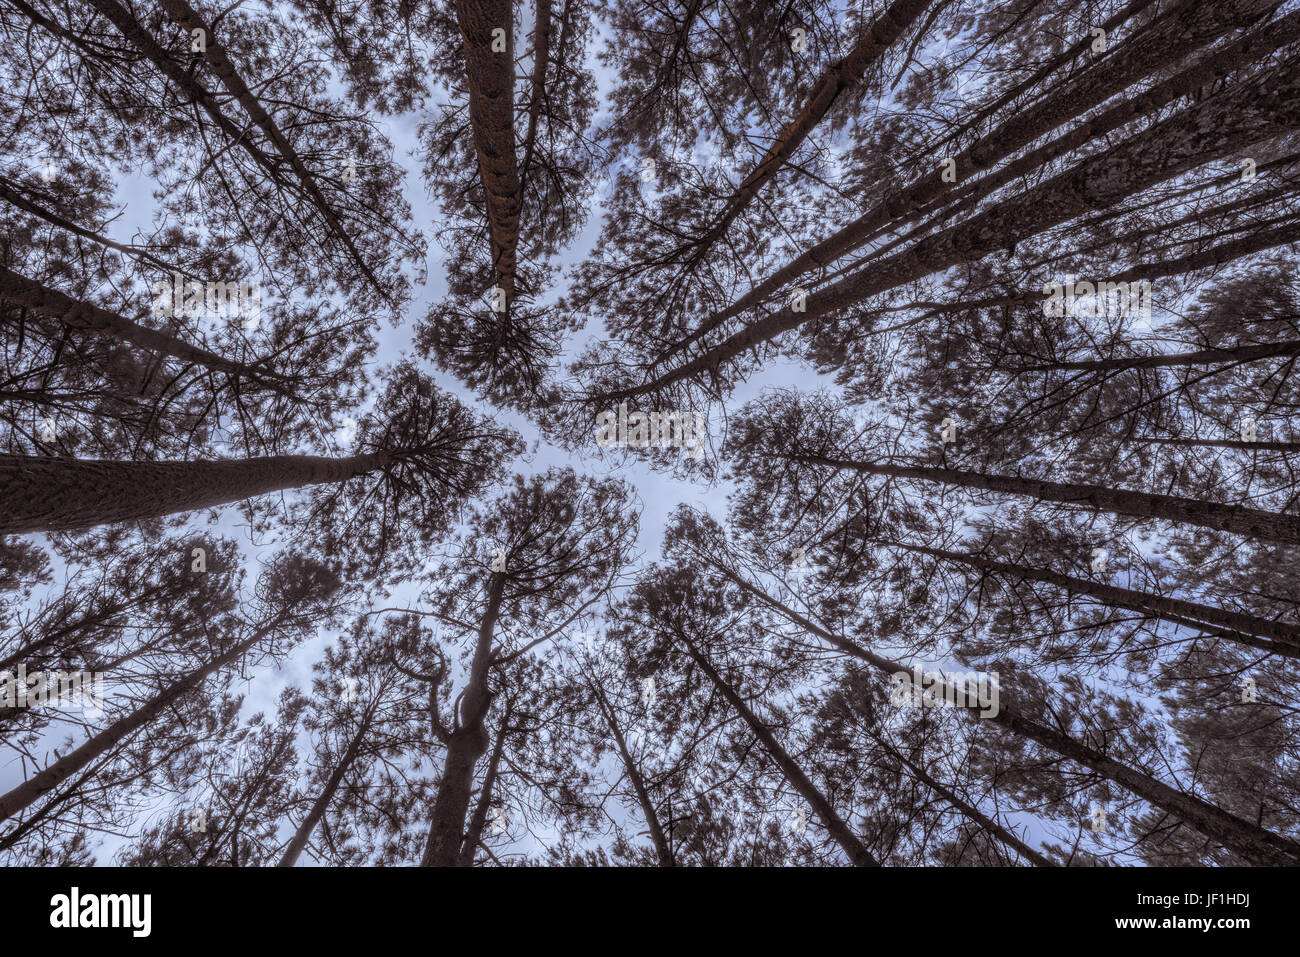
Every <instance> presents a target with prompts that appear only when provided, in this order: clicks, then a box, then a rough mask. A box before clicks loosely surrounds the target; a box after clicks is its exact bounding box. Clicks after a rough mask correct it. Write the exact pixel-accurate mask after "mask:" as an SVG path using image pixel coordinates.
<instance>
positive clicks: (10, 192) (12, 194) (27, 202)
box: [0, 176, 205, 282]
mask: <svg viewBox="0 0 1300 957" xmlns="http://www.w3.org/2000/svg"><path fill="white" fill-rule="evenodd" d="M0 199H3V200H5V201H6V202H7V203H9V204H10V205H12V206H17V207H18V208H19V209H21V210H22V211H23V212H25V213H29V214H31V215H32V216H35V217H36V218H37V219H43V220H45V222H47V223H49V224H50V225H52V226H57V227H59V229H62V230H64V231H66V232H69V233H72V234H73V235H76V236H80V237H82V238H83V239H89V240H90V241H91V242H93V243H97V244H98V245H100V246H103V247H105V248H106V249H115V250H117V251H118V252H120V253H122V254H123V255H125V256H130V257H131V258H132V259H134V260H135V261H136V262H138V263H142V264H144V265H146V266H152V267H154V268H155V269H161V270H163V271H164V272H168V273H173V272H174V273H179V274H180V275H182V276H184V277H185V278H186V279H187V280H194V281H195V282H204V281H205V280H203V279H202V278H201V277H199V276H196V275H194V274H193V273H191V272H189V271H187V270H185V269H181V268H180V267H179V266H176V265H174V264H172V263H168V262H163V261H162V260H161V259H159V258H158V257H157V256H154V255H153V254H152V253H150V252H149V251H148V250H146V249H141V248H140V247H139V246H128V245H127V244H126V243H119V242H115V241H114V240H112V239H109V238H108V237H107V236H102V235H100V234H99V233H97V232H94V231H93V230H90V229H86V228H85V227H84V226H78V225H77V224H76V223H74V222H72V220H70V219H67V218H66V217H64V216H60V215H59V214H58V213H56V212H54V211H53V210H52V209H49V208H47V207H45V206H42V205H41V204H40V203H38V202H36V201H35V200H33V199H30V198H28V196H27V195H26V194H25V193H24V191H23V187H21V186H20V185H19V184H18V183H15V182H13V181H12V180H8V179H5V178H4V177H2V176H0Z"/></svg>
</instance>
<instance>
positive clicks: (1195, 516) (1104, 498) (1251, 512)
mask: <svg viewBox="0 0 1300 957" xmlns="http://www.w3.org/2000/svg"><path fill="white" fill-rule="evenodd" d="M789 458H792V459H793V460H795V461H799V462H811V463H814V464H818V465H828V466H831V467H832V468H838V469H847V470H851V471H855V472H864V473H866V474H868V475H888V476H890V477H892V478H901V479H919V480H920V481H924V482H939V483H942V484H944V485H955V486H960V487H962V488H977V489H984V490H985V491H989V492H1000V493H1003V494H1006V495H1028V496H1030V497H1032V498H1036V499H1038V500H1039V501H1042V502H1064V503H1067V504H1070V505H1085V506H1090V507H1091V508H1094V509H1096V510H1097V511H1101V512H1109V513H1111V514H1112V515H1125V516H1129V517H1133V518H1159V519H1163V520H1165V521H1167V522H1176V523H1182V524H1185V525H1200V526H1201V527H1203V528H1213V529H1217V530H1218V531H1221V532H1232V533H1234V534H1237V535H1245V536H1247V537H1249V538H1263V539H1268V540H1269V541H1277V542H1287V543H1291V544H1300V517H1298V516H1295V515H1283V514H1280V513H1278V512H1264V511H1260V510H1259V509H1254V508H1245V507H1244V506H1241V505H1222V504H1220V503H1219V502H1207V501H1204V500H1203V499H1196V498H1183V497H1182V496H1179V495H1156V494H1153V493H1150V492H1132V491H1129V490H1128V489H1115V488H1105V487H1103V486H1100V485H1083V484H1079V483H1064V482H1046V481H1043V480H1041V479H1029V478H1019V477H1016V476H1012V475H989V474H986V473H984V472H964V471H960V470H958V469H944V468H927V467H923V466H917V467H913V466H906V465H875V464H872V463H869V462H852V461H848V460H846V459H835V458H828V457H826V456H820V455H810V456H789Z"/></svg>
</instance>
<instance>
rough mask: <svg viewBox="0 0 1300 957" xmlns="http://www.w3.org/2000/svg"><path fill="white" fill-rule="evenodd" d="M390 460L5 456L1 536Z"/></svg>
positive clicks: (312, 480) (212, 499) (140, 512)
mask: <svg viewBox="0 0 1300 957" xmlns="http://www.w3.org/2000/svg"><path fill="white" fill-rule="evenodd" d="M386 462H387V456H386V455H385V454H384V453H378V454H374V455H354V456H351V457H350V458H339V459H335V458H327V457H325V456H320V455H271V456H266V457H264V458H255V459H215V460H208V461H198V462H117V461H101V460H82V459H64V458H53V457H48V456H25V455H0V534H14V535H26V534H30V533H32V532H53V531H65V530H68V529H76V528H91V527H93V526H95V525H103V524H106V523H108V522H126V521H132V520H134V519H143V518H156V517H159V516H162V515H171V514H172V513H174V512H189V511H194V510H196V509H202V508H212V507H215V506H217V505H225V504H228V503H230V502H238V501H242V500H243V499H246V498H254V497H256V496H258V495H265V494H267V493H268V492H277V491H280V490H281V489H288V488H297V487H299V486H302V485H316V484H320V483H324V482H344V481H347V480H348V479H350V478H353V477H355V476H358V475H363V474H365V473H367V472H370V471H373V470H374V469H377V468H382V467H383V466H384V465H385V464H386Z"/></svg>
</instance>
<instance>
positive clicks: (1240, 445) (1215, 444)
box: [0, 436, 1300, 667]
mask: <svg viewBox="0 0 1300 957" xmlns="http://www.w3.org/2000/svg"><path fill="white" fill-rule="evenodd" d="M1123 441H1124V444H1125V445H1180V446H1184V447H1188V448H1203V449H1241V450H1243V451H1246V452H1255V451H1260V452H1300V442H1265V441H1263V440H1261V441H1258V442H1240V441H1237V440H1236V439H1156V438H1151V437H1149V436H1135V437H1134V438H1131V439H1124V440H1123ZM0 667H3V664H0Z"/></svg>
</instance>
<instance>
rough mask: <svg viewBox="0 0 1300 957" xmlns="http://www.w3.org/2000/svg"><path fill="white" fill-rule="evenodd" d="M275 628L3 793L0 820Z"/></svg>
mask: <svg viewBox="0 0 1300 957" xmlns="http://www.w3.org/2000/svg"><path fill="white" fill-rule="evenodd" d="M273 628H274V625H268V626H263V627H261V628H258V629H256V631H255V632H254V633H253V635H252V637H250V638H247V639H245V640H244V641H240V642H236V643H235V644H234V645H232V646H231V647H230V648H229V649H228V650H226V651H225V652H223V653H222V654H220V655H218V656H217V657H216V658H214V659H213V660H212V661H210V662H208V664H206V665H204V666H203V667H202V668H200V669H199V670H198V671H194V672H191V673H190V674H189V675H186V676H185V677H184V678H182V679H181V680H179V681H175V682H173V683H172V684H171V685H169V686H168V687H167V688H165V689H164V690H163V691H160V692H159V693H158V694H156V695H154V697H153V698H151V699H150V700H149V701H148V702H147V703H145V704H144V705H141V706H140V707H139V708H136V709H135V710H134V711H132V712H131V713H130V714H128V715H125V716H123V717H121V718H119V719H118V720H116V721H114V722H113V723H112V724H110V725H109V726H108V727H107V728H105V729H104V730H103V731H100V732H99V733H98V734H95V735H93V736H92V737H91V738H90V739H89V740H87V741H86V742H85V743H83V744H82V745H81V746H80V747H78V748H77V749H76V750H74V751H70V752H69V753H68V754H65V755H64V756H63V757H61V758H59V759H58V760H57V761H55V762H54V763H53V764H51V765H49V766H48V767H46V768H44V769H42V770H40V771H38V772H37V773H36V774H33V775H32V776H31V777H30V778H28V779H27V780H26V781H24V782H23V783H22V784H19V785H18V786H17V787H15V788H13V789H12V790H10V791H9V792H8V793H7V794H4V795H3V796H0V820H4V819H5V818H9V817H12V816H13V815H15V814H17V813H18V812H19V811H21V810H23V809H24V808H26V807H28V806H29V805H30V804H32V803H33V802H34V801H36V800H37V799H39V798H40V797H41V796H42V795H44V794H46V793H48V792H49V791H52V790H53V789H54V788H56V787H58V786H59V785H60V784H61V783H62V782H63V781H64V780H66V779H67V778H68V776H69V775H72V774H75V773H76V772H77V771H79V770H80V769H81V768H83V767H85V766H86V765H87V764H89V763H90V762H91V761H94V760H95V759H96V758H97V757H99V756H100V755H102V754H104V753H105V752H107V751H108V750H109V749H110V748H112V747H114V746H115V745H117V744H118V743H119V742H121V741H124V740H125V739H126V738H127V737H129V736H130V735H132V734H134V733H135V732H136V731H139V730H140V729H141V728H143V727H144V726H145V725H147V724H148V723H149V722H150V721H152V720H153V719H154V718H155V717H157V716H158V715H159V714H160V713H161V712H162V711H163V710H164V709H165V708H167V707H168V706H169V705H171V704H172V703H173V702H175V701H177V700H178V699H180V698H181V697H182V696H184V695H185V694H187V693H188V692H190V691H193V690H194V689H195V688H197V687H199V686H200V685H201V684H202V683H203V681H204V679H205V678H207V677H208V676H209V675H211V674H213V673H214V672H216V671H218V670H219V669H221V668H224V667H225V666H226V665H228V664H230V663H231V662H232V661H234V660H235V659H236V658H238V657H239V656H240V655H242V654H244V653H245V652H247V651H248V650H249V649H251V648H252V647H253V646H254V645H256V644H257V643H258V642H259V641H261V640H262V639H264V638H265V637H266V636H267V635H268V634H269V633H270V632H271V631H272V630H273Z"/></svg>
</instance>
